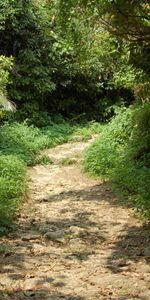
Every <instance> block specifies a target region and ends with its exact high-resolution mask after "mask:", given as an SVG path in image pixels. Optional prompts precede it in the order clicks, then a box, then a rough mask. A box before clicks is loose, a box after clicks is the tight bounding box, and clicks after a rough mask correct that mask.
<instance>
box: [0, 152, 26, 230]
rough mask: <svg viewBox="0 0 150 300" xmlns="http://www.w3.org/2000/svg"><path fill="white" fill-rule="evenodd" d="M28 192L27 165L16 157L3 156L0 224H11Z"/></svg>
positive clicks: (0, 166) (0, 169) (0, 172)
mask: <svg viewBox="0 0 150 300" xmlns="http://www.w3.org/2000/svg"><path fill="white" fill-rule="evenodd" d="M26 190H27V184H26V166H25V164H24V163H23V162H22V161H21V160H19V159H18V157H16V156H15V155H1V156H0V224H6V225H7V224H9V222H10V221H11V220H12V218H13V216H14V214H15V211H16V209H17V207H18V205H19V203H20V201H21V200H22V198H23V196H24V195H25V192H26Z"/></svg>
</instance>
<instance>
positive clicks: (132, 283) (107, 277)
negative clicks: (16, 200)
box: [0, 142, 150, 300]
mask: <svg viewBox="0 0 150 300" xmlns="http://www.w3.org/2000/svg"><path fill="white" fill-rule="evenodd" d="M88 143H89V142H87V143H74V144H73V143H72V144H64V145H62V146H58V147H57V148H55V149H50V150H46V153H47V154H48V155H49V156H50V157H51V158H52V159H53V160H54V164H53V165H50V166H35V167H33V168H32V169H31V170H29V173H30V175H31V178H32V181H31V196H30V199H28V201H27V203H25V204H24V208H23V209H22V211H23V213H22V214H20V216H19V221H18V225H17V228H16V230H15V231H14V232H13V233H12V234H10V236H9V238H8V239H4V240H2V241H1V244H2V246H1V247H3V248H5V251H4V253H1V260H0V261H1V267H0V300H5V299H6V300H10V299H13V300H27V299H29V300H30V299H36V300H61V299H64V300H99V299H100V300H101V299H105V300H109V299H111V300H125V299H126V300H131V299H135V300H136V299H137V300H138V299H141V300H148V299H150V235H149V230H148V226H146V225H145V226H142V225H141V224H140V223H139V221H137V220H136V218H135V217H134V216H133V213H132V211H131V210H130V209H129V208H126V207H123V205H121V204H119V202H118V201H117V199H116V198H115V197H114V196H113V194H112V192H111V189H110V187H109V185H108V184H106V183H102V182H100V181H99V180H93V179H91V178H88V177H87V176H86V175H85V174H83V172H82V167H81V163H80V160H81V154H82V152H83V150H84V149H85V148H86V147H87V146H88ZM64 158H67V159H68V158H75V160H77V161H78V163H75V164H72V165H69V166H64V165H62V162H63V163H64ZM62 159H63V160H62ZM3 291H5V293H3Z"/></svg>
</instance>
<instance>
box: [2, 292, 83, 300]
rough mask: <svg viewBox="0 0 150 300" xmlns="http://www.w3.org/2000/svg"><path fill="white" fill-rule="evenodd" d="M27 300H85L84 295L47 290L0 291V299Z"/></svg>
mask: <svg viewBox="0 0 150 300" xmlns="http://www.w3.org/2000/svg"><path fill="white" fill-rule="evenodd" d="M4 299H5V300H26V299H29V300H30V299H35V300H61V299H65V300H84V299H85V298H83V297H78V296H73V295H70V296H68V295H64V294H61V293H59V292H58V293H57V292H56V293H55V292H54V293H53V292H49V291H46V290H32V291H21V292H12V293H10V294H8V293H3V292H1V291H0V300H4Z"/></svg>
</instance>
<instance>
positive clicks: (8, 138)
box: [0, 123, 49, 165]
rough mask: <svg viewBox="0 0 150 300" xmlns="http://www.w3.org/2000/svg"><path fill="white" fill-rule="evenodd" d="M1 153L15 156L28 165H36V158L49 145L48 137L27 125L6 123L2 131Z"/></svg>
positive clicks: (0, 133)
mask: <svg viewBox="0 0 150 300" xmlns="http://www.w3.org/2000/svg"><path fill="white" fill-rule="evenodd" d="M0 140H1V145H0V151H1V152H2V153H3V154H14V155H17V156H18V158H19V159H22V160H23V161H24V162H26V163H27V164H28V165H32V164H34V161H35V156H36V155H37V154H38V153H39V152H40V150H41V149H44V148H46V147H47V146H48V145H49V140H48V138H47V136H45V135H44V134H42V133H41V131H40V130H39V129H38V128H35V127H33V126H27V125H26V124H20V123H13V124H8V123H6V124H5V125H3V126H2V127H1V131H0Z"/></svg>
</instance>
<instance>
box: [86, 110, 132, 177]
mask: <svg viewBox="0 0 150 300" xmlns="http://www.w3.org/2000/svg"><path fill="white" fill-rule="evenodd" d="M131 124H132V114H131V111H130V110H124V109H121V111H120V112H119V114H118V115H117V116H116V117H114V118H113V119H112V121H111V122H110V123H109V124H108V125H105V126H104V127H103V129H102V133H101V135H100V136H99V137H98V138H97V139H96V140H95V142H94V143H93V144H92V146H91V147H90V148H89V149H88V150H87V152H86V155H85V169H86V170H88V171H89V172H90V173H91V174H93V175H96V176H99V175H101V176H104V177H107V176H110V174H111V173H112V171H113V169H114V168H115V165H116V161H117V159H118V156H120V155H121V153H122V151H123V149H124V145H125V144H126V142H127V141H128V138H129V136H130V134H131V129H132V125H131Z"/></svg>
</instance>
